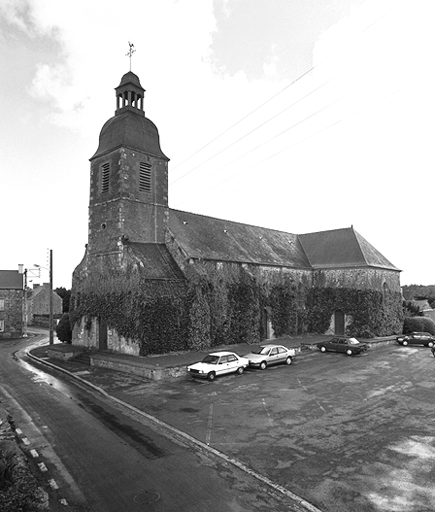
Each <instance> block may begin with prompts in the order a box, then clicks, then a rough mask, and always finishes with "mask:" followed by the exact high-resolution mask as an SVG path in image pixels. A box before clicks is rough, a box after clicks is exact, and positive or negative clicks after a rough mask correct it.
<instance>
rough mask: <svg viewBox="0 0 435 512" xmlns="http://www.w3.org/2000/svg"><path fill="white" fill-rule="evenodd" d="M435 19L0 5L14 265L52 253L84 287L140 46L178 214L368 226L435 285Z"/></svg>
mask: <svg viewBox="0 0 435 512" xmlns="http://www.w3.org/2000/svg"><path fill="white" fill-rule="evenodd" d="M434 12H435V4H434V3H433V1H432V0H412V1H411V0H407V1H406V0H328V2H325V1H324V0H215V1H214V2H213V1H212V0H178V1H176V0H132V1H126V2H121V3H120V2H115V1H112V0H92V1H89V0H86V1H85V0H74V1H72V0H0V67H1V70H2V73H1V80H0V101H1V111H0V112H1V116H0V140H1V145H0V173H1V174H0V175H1V184H2V188H1V191H2V194H1V201H0V218H1V224H0V225H1V232H2V235H3V238H2V240H3V241H2V247H1V249H2V250H1V251H0V269H8V270H11V269H16V268H18V267H17V265H18V264H19V263H23V264H24V265H25V267H27V268H33V267H34V264H35V263H37V264H40V265H42V266H46V267H47V266H48V259H47V255H48V249H52V250H53V255H54V286H55V287H58V286H64V287H66V288H70V287H71V276H72V272H73V270H74V268H75V266H76V265H77V264H78V263H79V262H80V260H81V259H82V256H83V254H84V246H85V244H86V243H87V214H88V212H87V209H88V200H89V168H90V167H89V161H88V160H89V158H90V157H91V156H92V155H93V154H94V152H95V151H96V149H97V147H98V136H99V132H100V130H101V128H102V126H103V124H104V122H105V121H106V120H107V119H109V118H110V117H111V116H113V114H114V111H115V108H116V103H115V91H114V88H115V87H116V86H118V85H119V82H120V80H121V77H122V75H123V74H124V73H126V72H127V71H128V70H129V62H128V57H126V55H125V54H126V53H127V51H128V41H131V42H133V43H134V46H135V49H136V53H135V54H134V56H133V60H132V71H133V72H135V73H136V74H137V75H138V76H139V78H140V80H141V83H142V86H143V87H144V88H145V89H146V90H147V92H146V95H145V112H146V115H147V117H149V118H150V119H151V120H152V121H153V122H154V123H155V124H156V125H157V127H158V129H159V132H160V140H161V146H162V150H163V152H164V153H165V154H166V155H167V156H168V157H169V158H170V159H171V161H170V163H169V182H170V188H169V205H170V207H172V208H175V209H181V210H186V211H190V212H195V213H201V214H204V215H210V216H213V217H218V218H225V219H230V220H234V221H239V222H245V223H249V224H254V225H259V226H265V227H269V228H274V229H279V230H284V231H288V232H290V233H308V232H314V231H321V230H328V229H337V228H344V227H349V226H350V225H353V226H354V228H355V229H356V231H358V232H359V233H360V234H361V235H362V236H363V237H364V238H366V239H367V240H368V241H369V242H370V243H371V244H372V245H373V246H374V247H376V248H377V249H378V250H379V251H380V252H381V253H382V254H384V256H385V257H386V258H388V259H389V260H390V261H391V262H392V263H393V264H394V265H395V266H396V267H398V268H400V269H402V270H403V272H402V275H401V282H402V284H412V283H415V284H435V267H434V265H433V253H434V252H435V237H434V236H433V234H432V233H433V229H432V223H433V222H432V218H433V210H432V196H433V193H434V192H433V189H434V179H433V166H434V165H433V164H434V156H433V153H434V152H433V144H434V140H435V127H434V123H433V119H434V114H435V102H434V94H435V93H434V75H435V74H434V71H433V67H434V66H433V53H434V48H435V31H434V30H433V19H434V16H433V15H434ZM299 77H302V78H300V79H299ZM271 98H272V99H271ZM221 134H222V135H221ZM220 135H221V136H220ZM218 136H219V137H218ZM202 148H203V149H202ZM33 281H34V282H35V283H36V282H41V281H48V272H47V271H43V273H42V275H41V279H33Z"/></svg>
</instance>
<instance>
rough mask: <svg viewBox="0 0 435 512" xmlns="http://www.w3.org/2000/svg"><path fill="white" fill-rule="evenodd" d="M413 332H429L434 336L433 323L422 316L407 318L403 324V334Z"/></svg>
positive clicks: (434, 325) (434, 327)
mask: <svg viewBox="0 0 435 512" xmlns="http://www.w3.org/2000/svg"><path fill="white" fill-rule="evenodd" d="M413 331H417V332H430V333H431V334H434V335H435V322H434V321H433V320H432V319H430V318H427V317H424V316H408V317H406V318H405V321H404V322H403V334H409V333H410V332H413Z"/></svg>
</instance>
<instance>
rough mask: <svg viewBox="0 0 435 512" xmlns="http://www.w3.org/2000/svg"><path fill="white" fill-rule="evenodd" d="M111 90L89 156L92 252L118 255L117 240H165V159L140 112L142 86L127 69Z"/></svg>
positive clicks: (153, 129) (150, 124) (155, 134)
mask: <svg viewBox="0 0 435 512" xmlns="http://www.w3.org/2000/svg"><path fill="white" fill-rule="evenodd" d="M115 91H116V103H117V104H116V107H117V108H116V111H115V115H114V116H113V117H111V118H110V119H109V120H108V121H106V123H105V124H104V126H103V128H102V129H101V132H100V137H99V144H98V149H97V151H96V152H95V153H94V155H93V156H92V157H91V159H90V161H91V184H90V199H89V238H88V253H89V254H90V255H91V256H92V257H94V256H95V257H97V255H100V256H101V255H109V254H117V253H118V254H121V252H122V243H121V246H120V245H119V243H120V242H122V241H123V240H130V241H131V242H137V243H163V242H164V240H165V230H166V223H167V211H168V160H169V158H168V157H167V156H165V154H164V153H163V152H162V150H161V147H160V139H159V132H158V130H157V127H156V125H155V124H154V123H153V122H152V121H151V120H150V119H148V118H147V117H145V112H144V110H143V99H144V94H145V89H144V88H143V87H142V85H141V83H140V80H139V78H138V76H136V75H135V74H134V73H133V72H132V71H128V72H127V73H126V74H125V75H124V76H123V77H122V79H121V83H120V84H119V85H118V87H116V88H115ZM100 256H98V257H100ZM101 257H102V256H101Z"/></svg>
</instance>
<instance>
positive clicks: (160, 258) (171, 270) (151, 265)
mask: <svg viewBox="0 0 435 512" xmlns="http://www.w3.org/2000/svg"><path fill="white" fill-rule="evenodd" d="M128 248H129V249H130V250H131V253H132V255H133V256H135V257H136V258H138V259H139V261H140V262H141V268H142V271H143V275H144V277H146V278H147V279H165V280H182V279H184V275H183V273H182V272H181V270H180V269H179V267H178V265H177V264H176V262H175V260H174V259H173V258H172V256H171V254H170V252H169V251H168V249H167V247H166V245H165V244H155V243H139V242H129V243H128Z"/></svg>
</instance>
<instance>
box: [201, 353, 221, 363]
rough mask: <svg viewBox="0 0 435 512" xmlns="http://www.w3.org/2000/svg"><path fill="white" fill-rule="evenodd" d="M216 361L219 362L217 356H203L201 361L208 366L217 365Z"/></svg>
mask: <svg viewBox="0 0 435 512" xmlns="http://www.w3.org/2000/svg"><path fill="white" fill-rule="evenodd" d="M218 361H219V357H218V356H210V355H209V356H205V357H204V359H203V360H202V362H203V363H208V364H218Z"/></svg>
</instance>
